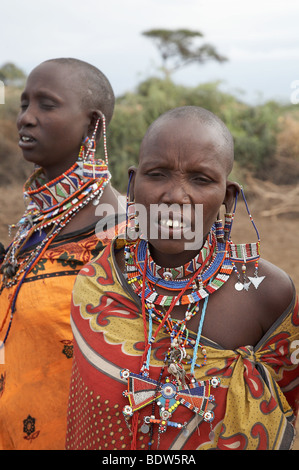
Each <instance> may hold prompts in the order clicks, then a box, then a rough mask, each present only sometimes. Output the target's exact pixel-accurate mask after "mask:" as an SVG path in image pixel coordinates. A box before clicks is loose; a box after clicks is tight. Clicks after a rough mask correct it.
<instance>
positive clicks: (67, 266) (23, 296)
mask: <svg viewBox="0 0 299 470" xmlns="http://www.w3.org/2000/svg"><path fill="white" fill-rule="evenodd" d="M101 235H102V236H101ZM101 235H99V234H97V235H95V230H94V226H93V227H90V228H89V229H85V230H82V231H80V232H76V233H72V234H68V235H65V236H59V237H57V238H56V239H55V240H54V241H53V242H52V243H51V245H50V246H49V248H48V250H47V251H46V252H45V254H44V255H43V257H42V258H41V259H40V260H39V262H38V263H37V265H36V266H35V267H34V268H33V270H32V271H31V272H30V273H29V275H28V276H27V277H26V279H25V281H24V283H23V284H22V286H21V289H20V291H19V294H18V297H17V301H16V311H15V313H14V315H13V320H12V324H11V329H10V331H9V335H8V338H7V341H6V342H5V345H4V348H2V349H1V350H0V449H2V450H12V449H17V450H26V449H27V450H62V449H64V447H65V433H66V410H67V399H68V391H69V381H70V373H71V366H72V356H73V336H72V331H71V327H70V304H71V293H72V288H73V284H74V281H75V277H76V275H77V274H78V272H79V271H80V269H81V268H82V266H83V265H84V264H86V263H87V262H88V261H90V260H91V259H92V257H93V256H95V255H97V254H98V253H99V252H100V251H101V250H102V249H103V247H104V246H105V245H106V244H107V243H108V241H109V238H110V236H111V235H109V234H108V232H106V233H105V235H104V234H101ZM24 256H26V253H24ZM14 290H15V286H14V287H11V288H9V289H7V288H5V289H4V290H3V291H2V293H1V295H0V322H1V323H2V321H3V318H4V316H5V313H6V311H7V308H8V305H9V301H10V299H11V296H12V295H13V293H14ZM8 320H9V319H8ZM7 327H8V321H7V322H6V324H5V326H4V328H3V331H2V332H1V336H0V340H1V342H2V341H3V340H4V337H5V334H6V332H7Z"/></svg>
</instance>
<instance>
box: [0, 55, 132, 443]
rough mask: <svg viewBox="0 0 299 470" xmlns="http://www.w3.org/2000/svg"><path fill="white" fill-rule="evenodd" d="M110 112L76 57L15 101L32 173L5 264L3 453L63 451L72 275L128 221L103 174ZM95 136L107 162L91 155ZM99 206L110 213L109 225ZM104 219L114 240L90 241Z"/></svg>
mask: <svg viewBox="0 0 299 470" xmlns="http://www.w3.org/2000/svg"><path fill="white" fill-rule="evenodd" d="M113 110H114V93H113V90H112V88H111V85H110V83H109V81H108V79H107V78H106V77H105V75H104V74H103V73H102V72H101V71H100V70H98V69H97V68H96V67H94V66H92V65H90V64H88V63H86V62H83V61H80V60H77V59H72V58H66V59H64V58H60V59H51V60H47V61H45V62H43V63H42V64H40V65H39V66H37V67H36V68H35V69H34V70H33V71H32V72H31V73H30V75H29V77H28V79H27V83H26V86H25V89H24V91H23V93H22V95H21V109H20V113H19V116H18V119H17V128H18V131H19V136H20V140H19V146H20V148H21V150H22V152H23V156H24V158H25V159H26V160H27V161H29V162H32V163H34V164H35V165H36V166H37V169H36V170H35V172H34V173H33V175H32V176H31V178H29V180H28V181H27V182H26V184H25V187H24V199H25V203H26V206H27V207H26V211H25V213H24V216H23V217H22V219H21V220H20V221H19V222H18V224H17V225H16V227H15V228H16V230H17V233H16V235H15V237H14V239H13V241H12V243H11V245H10V246H9V247H8V249H7V250H6V253H4V256H3V259H2V265H1V273H2V274H1V275H0V276H1V277H0V283H1V284H0V315H1V319H0V322H1V325H0V329H1V336H0V340H1V352H2V355H1V358H2V359H3V360H2V361H0V363H1V364H0V380H1V389H0V402H1V406H0V410H1V411H0V448H1V449H19V450H21V449H31V450H37V449H38V450H40V449H42V450H44V449H50V450H51V449H63V448H64V437H65V426H66V420H65V415H66V405H67V394H68V386H69V378H70V371H71V357H72V348H73V346H72V333H71V328H70V321H69V315H70V299H71V291H72V287H73V283H74V279H75V275H76V274H77V273H78V272H79V270H80V268H81V267H82V266H83V265H84V264H85V263H86V262H88V261H89V260H90V259H91V258H92V257H93V256H95V255H97V254H98V253H99V252H100V251H101V250H102V249H103V247H104V246H105V245H106V244H107V242H108V240H109V237H112V235H114V234H115V231H116V232H117V230H118V229H119V228H120V227H121V220H122V218H123V220H124V214H123V215H122V214H121V213H119V214H118V212H119V208H120V207H121V205H120V203H119V198H118V196H119V195H118V193H117V191H116V190H115V189H114V188H113V187H112V186H111V184H110V178H111V175H110V173H109V170H108V166H107V164H108V160H107V148H106V124H108V123H109V122H110V120H111V118H112V115H113ZM101 137H103V140H104V150H105V158H104V159H99V158H98V157H96V154H95V148H96V142H98V141H99V140H100V138H101ZM99 204H100V206H99ZM102 204H105V208H107V207H110V208H111V214H110V215H109V214H106V213H104V214H105V216H106V218H104V217H99V215H98V214H99V209H100V208H101V205H102ZM115 214H118V216H117V218H116V219H114V217H115ZM112 218H113V219H112ZM100 220H101V225H102V226H103V225H105V223H104V222H106V225H107V226H108V227H110V228H111V227H112V226H113V227H114V226H115V227H114V228H113V230H111V232H112V233H109V232H108V231H105V232H102V233H96V224H97V223H98V222H99V221H100ZM2 363H3V364H2Z"/></svg>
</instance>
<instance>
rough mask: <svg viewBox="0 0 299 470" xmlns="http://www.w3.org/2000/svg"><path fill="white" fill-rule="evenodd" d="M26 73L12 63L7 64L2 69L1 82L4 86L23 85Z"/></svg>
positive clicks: (0, 68) (0, 70) (0, 72)
mask: <svg viewBox="0 0 299 470" xmlns="http://www.w3.org/2000/svg"><path fill="white" fill-rule="evenodd" d="M25 78H26V75H25V73H24V72H23V70H21V69H20V68H19V67H17V66H16V65H15V64H13V63H12V62H6V63H5V64H3V65H2V66H1V67H0V80H1V81H2V82H3V83H4V85H15V84H20V85H21V84H23V82H24V80H25Z"/></svg>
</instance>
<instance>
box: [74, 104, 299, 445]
mask: <svg viewBox="0 0 299 470" xmlns="http://www.w3.org/2000/svg"><path fill="white" fill-rule="evenodd" d="M232 163H233V141H232V137H231V135H230V133H229V131H228V129H227V128H226V126H225V125H224V124H223V123H222V121H220V120H219V119H218V118H217V117H216V116H215V115H213V114H212V113H210V112H209V111H207V110H204V109H202V108H198V107H183V108H177V109H174V110H171V111H169V112H167V113H165V114H164V115H162V116H161V117H160V118H158V119H157V120H156V121H155V122H154V123H153V124H152V125H151V126H150V128H149V130H148V131H147V133H146V135H145V137H144V139H143V142H142V144H141V149H140V158H139V165H138V168H137V169H132V170H131V171H130V186H129V189H128V215H127V218H128V223H127V225H128V231H127V236H126V239H121V238H119V237H118V238H117V239H116V240H115V241H114V242H113V243H112V245H111V247H110V246H108V247H106V248H105V250H104V251H103V252H102V253H101V254H100V255H99V256H98V257H97V258H96V259H95V260H94V261H92V262H91V263H89V264H87V265H86V266H85V267H84V268H83V270H82V271H81V273H79V275H78V277H77V279H76V282H75V286H74V290H73V302H72V314H71V324H72V329H73V333H74V358H73V363H74V366H73V370H72V379H71V387H70V397H69V409H68V431H67V439H66V446H67V448H68V449H109V450H112V449H130V448H131V449H152V450H157V449H161V450H167V449H171V450H195V449H239V450H240V449H288V448H290V446H291V444H292V441H293V437H294V427H293V425H292V424H291V423H292V421H293V420H294V414H295V412H296V407H297V406H298V404H297V405H296V397H298V380H297V379H298V361H297V362H296V361H294V360H293V359H294V357H293V356H292V352H293V351H292V347H293V346H292V345H294V344H296V340H298V324H299V321H298V303H297V302H296V296H295V290H294V286H293V283H292V281H291V280H290V278H289V277H288V276H287V275H286V274H285V273H284V272H282V271H281V270H280V269H279V268H277V267H275V266H273V265H272V264H270V263H268V262H267V261H265V260H262V259H260V247H259V244H260V242H259V236H258V241H257V242H256V243H249V244H244V245H237V244H234V243H233V242H232V240H231V228H232V221H233V218H234V213H235V206H236V200H237V197H238V195H239V193H240V192H241V193H242V195H243V196H244V193H243V190H242V188H240V186H239V185H237V184H236V183H233V182H230V181H229V180H228V175H229V173H230V171H231V168H232ZM131 202H133V204H131ZM223 204H224V205H225V209H226V214H225V224H224V226H223V225H222V223H221V221H220V219H219V213H220V209H221V206H222V205H223ZM197 207H202V210H203V212H202V218H200V217H199V218H197V216H196V210H197ZM246 207H247V208H248V206H247V203H246ZM132 208H133V211H132ZM134 208H135V211H134ZM142 208H144V209H145V210H144V211H143V210H142ZM157 208H158V209H159V210H158V211H157V210H156V209H157ZM186 208H188V209H189V211H188V212H187V216H186V217H185V210H186ZM152 209H154V210H152ZM232 209H233V210H232ZM231 211H232V213H231ZM136 215H138V223H139V226H138V225H137V223H136V222H137V220H136ZM250 220H251V222H252V223H253V226H254V228H255V229H256V227H255V224H254V222H253V220H252V217H251V216H250ZM132 225H133V226H132ZM132 229H133V230H134V229H135V230H137V231H138V235H139V236H138V237H132V236H129V235H130V233H131V231H132ZM188 229H189V231H188ZM129 230H130V233H129ZM166 231H167V233H166ZM198 233H199V234H200V236H199V237H197V234H198ZM256 233H257V235H258V231H257V229H256ZM190 234H191V235H192V236H193V238H191V236H190ZM166 235H167V236H166ZM132 238H133V239H132ZM292 357H293V359H292ZM93 410H97V413H95V412H94V411H93Z"/></svg>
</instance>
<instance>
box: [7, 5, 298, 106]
mask: <svg viewBox="0 0 299 470" xmlns="http://www.w3.org/2000/svg"><path fill="white" fill-rule="evenodd" d="M1 3H2V4H1V7H0V15H1V26H0V44H1V49H0V66H1V65H3V64H4V63H6V62H13V63H14V64H15V65H17V66H18V67H20V68H21V69H23V70H24V72H25V73H26V74H28V73H29V72H30V71H31V70H32V69H33V68H34V67H35V66H36V65H38V64H39V63H40V62H42V61H43V60H46V59H50V58H54V57H76V58H79V59H82V60H85V61H87V62H90V63H92V64H93V65H95V66H96V67H98V68H99V69H100V70H102V72H104V73H105V75H106V76H107V77H108V78H109V80H110V82H111V84H112V86H113V89H114V91H115V94H116V96H120V95H122V94H123V93H125V92H127V91H134V89H135V88H136V86H137V85H138V83H140V82H141V81H142V80H145V79H146V78H148V77H150V76H154V75H156V76H157V75H158V74H159V67H160V66H161V60H160V56H159V53H158V51H157V49H156V46H155V45H154V44H153V42H152V41H151V40H150V39H148V38H146V37H144V36H143V35H142V32H143V31H147V30H149V29H154V28H165V29H178V28H187V29H191V30H194V31H200V32H201V33H203V35H204V37H203V39H202V42H208V43H211V44H212V45H214V46H215V47H216V49H217V51H218V52H219V53H220V54H222V55H224V56H226V57H227V58H228V59H229V60H228V61H227V62H226V63H223V64H219V63H216V62H209V63H207V64H204V65H201V66H198V65H192V66H188V67H186V68H184V69H182V70H181V71H179V72H177V73H175V74H174V75H173V80H174V81H175V82H176V83H179V84H182V85H186V86H197V85H199V84H202V83H206V82H213V81H220V82H221V89H223V90H224V91H227V92H229V93H232V94H234V95H235V96H237V97H239V98H240V99H242V100H243V101H245V102H248V103H250V104H259V103H262V102H265V101H267V100H271V99H274V100H278V101H281V102H290V96H291V93H292V84H294V82H295V83H296V81H297V83H299V82H298V80H299V28H298V17H299V1H298V0H284V1H283V2H282V1H281V0H279V1H277V0H271V1H270V0H251V1H250V2H248V1H246V2H245V1H241V0H225V1H223V0H209V1H207V0H183V1H182V0H105V1H104V0H81V1H79V0H42V1H41V0H26V1H25V2H24V1H23V0H9V1H8V2H1Z"/></svg>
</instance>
